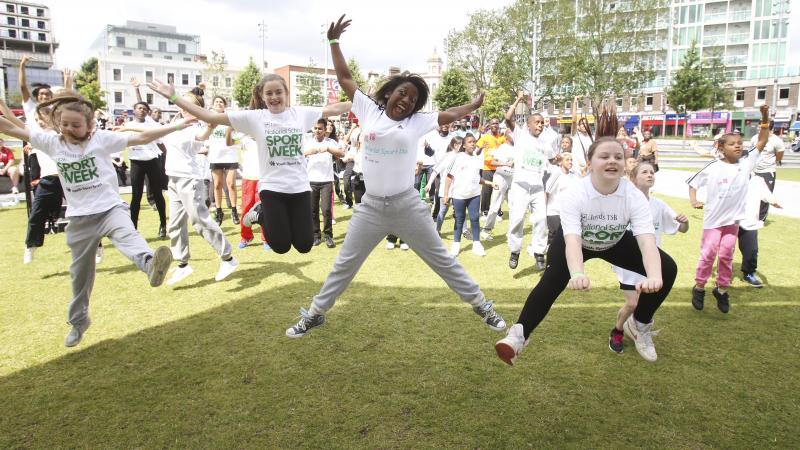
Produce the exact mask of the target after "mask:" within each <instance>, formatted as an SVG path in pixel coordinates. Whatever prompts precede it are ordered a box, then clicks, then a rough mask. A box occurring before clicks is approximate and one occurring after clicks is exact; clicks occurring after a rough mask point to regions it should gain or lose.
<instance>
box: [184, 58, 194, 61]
mask: <svg viewBox="0 0 800 450" xmlns="http://www.w3.org/2000/svg"><path fill="white" fill-rule="evenodd" d="M183 60H184V61H191V60H192V58H183Z"/></svg>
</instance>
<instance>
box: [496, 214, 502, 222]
mask: <svg viewBox="0 0 800 450" xmlns="http://www.w3.org/2000/svg"><path fill="white" fill-rule="evenodd" d="M502 221H503V216H501V215H500V214H498V215H497V220H496V222H502Z"/></svg>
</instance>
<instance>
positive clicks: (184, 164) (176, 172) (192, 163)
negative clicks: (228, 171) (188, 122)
mask: <svg viewBox="0 0 800 450" xmlns="http://www.w3.org/2000/svg"><path fill="white" fill-rule="evenodd" d="M204 129H205V127H203V126H202V125H200V124H194V125H192V126H189V127H186V128H184V129H183V130H179V131H175V132H173V133H170V134H168V135H166V136H164V137H163V138H161V141H162V142H163V143H164V146H166V148H167V159H166V161H165V164H164V169H165V172H166V174H167V175H169V176H171V177H182V178H194V179H196V180H203V179H205V178H206V176H205V173H206V170H207V169H206V165H207V164H208V161H207V160H206V158H205V156H204V155H198V154H197V152H198V150H200V149H201V148H202V147H203V143H202V142H200V141H198V140H197V139H195V137H196V136H197V135H198V134H201V133H203V131H204Z"/></svg>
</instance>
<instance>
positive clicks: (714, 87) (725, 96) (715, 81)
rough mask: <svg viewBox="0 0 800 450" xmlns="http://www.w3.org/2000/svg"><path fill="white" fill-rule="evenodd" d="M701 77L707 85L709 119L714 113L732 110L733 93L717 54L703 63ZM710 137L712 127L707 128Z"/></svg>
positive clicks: (723, 65)
mask: <svg viewBox="0 0 800 450" xmlns="http://www.w3.org/2000/svg"><path fill="white" fill-rule="evenodd" d="M703 76H704V77H705V79H706V83H708V105H706V106H707V107H708V109H710V110H711V117H712V119H713V117H714V111H720V110H723V109H733V102H732V101H731V99H732V98H733V92H732V91H731V89H730V84H729V83H730V80H729V76H728V72H727V70H726V68H725V64H724V63H723V62H722V57H721V55H720V54H719V53H715V54H714V55H712V56H711V58H708V59H706V60H704V61H703ZM709 132H710V133H711V135H712V136H713V135H714V127H713V126H712V127H710V128H709Z"/></svg>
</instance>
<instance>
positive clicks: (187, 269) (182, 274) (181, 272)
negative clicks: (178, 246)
mask: <svg viewBox="0 0 800 450" xmlns="http://www.w3.org/2000/svg"><path fill="white" fill-rule="evenodd" d="M192 272H194V269H192V266H190V265H188V264H187V265H185V266H183V267H180V266H178V267H176V268H174V269H172V276H171V277H169V280H167V286H172V285H173V284H175V283H177V282H179V281H181V280H183V279H184V278H186V277H188V276H189V275H191V274H192Z"/></svg>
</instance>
